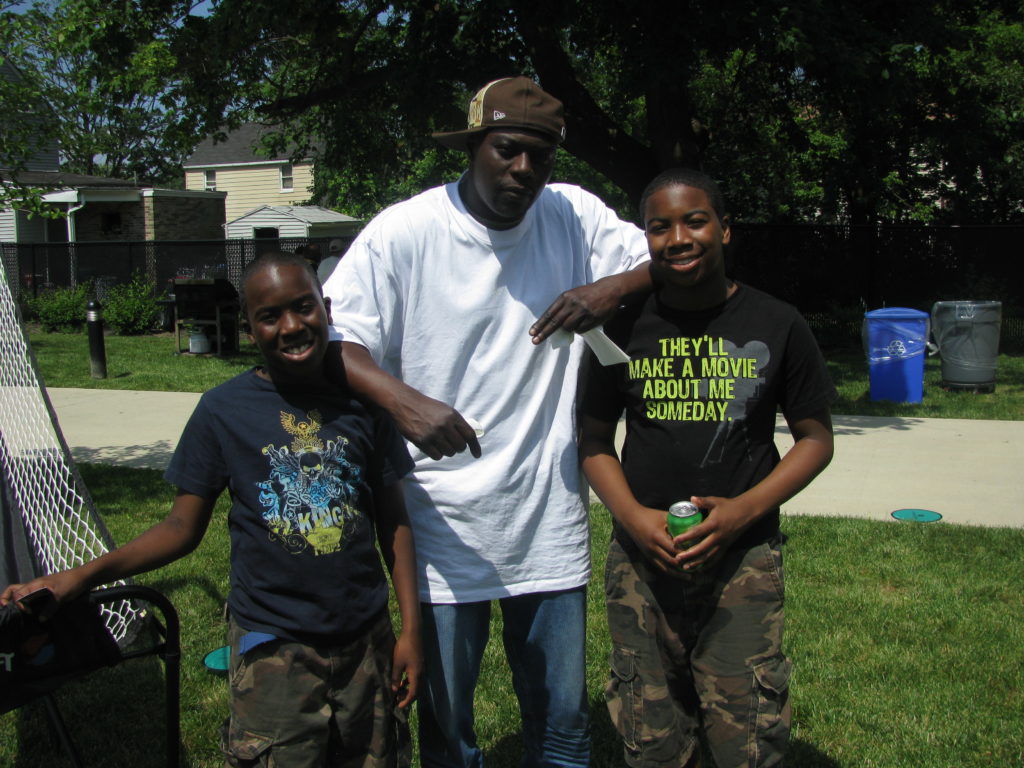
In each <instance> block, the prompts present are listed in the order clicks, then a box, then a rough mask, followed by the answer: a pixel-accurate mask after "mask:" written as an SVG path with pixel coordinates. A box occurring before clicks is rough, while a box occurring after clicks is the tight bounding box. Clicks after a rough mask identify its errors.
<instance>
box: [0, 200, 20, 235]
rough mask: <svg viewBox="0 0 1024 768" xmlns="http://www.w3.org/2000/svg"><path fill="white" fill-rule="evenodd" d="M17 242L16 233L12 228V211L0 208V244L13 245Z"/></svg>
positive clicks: (13, 227)
mask: <svg viewBox="0 0 1024 768" xmlns="http://www.w3.org/2000/svg"><path fill="white" fill-rule="evenodd" d="M17 240H18V233H17V229H16V228H15V226H14V211H12V210H11V209H10V208H0V243H14V242H17Z"/></svg>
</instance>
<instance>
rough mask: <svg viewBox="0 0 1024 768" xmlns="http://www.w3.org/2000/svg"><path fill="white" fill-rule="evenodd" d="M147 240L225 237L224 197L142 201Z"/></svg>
mask: <svg viewBox="0 0 1024 768" xmlns="http://www.w3.org/2000/svg"><path fill="white" fill-rule="evenodd" d="M143 205H144V207H145V212H146V232H145V239H147V240H218V239H221V238H223V237H224V226H223V225H224V198H222V197H217V198H206V197H203V198H195V197H164V196H160V195H155V196H152V197H146V198H144V199H143Z"/></svg>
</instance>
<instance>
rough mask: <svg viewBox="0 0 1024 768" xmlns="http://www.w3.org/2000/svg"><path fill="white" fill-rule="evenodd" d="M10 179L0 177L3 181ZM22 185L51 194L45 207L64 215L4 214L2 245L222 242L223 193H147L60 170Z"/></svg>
mask: <svg viewBox="0 0 1024 768" xmlns="http://www.w3.org/2000/svg"><path fill="white" fill-rule="evenodd" d="M4 178H10V175H9V174H6V173H5V172H3V171H0V180H3V179H4ZM17 179H18V181H19V182H20V183H21V184H24V185H27V186H32V187H37V188H42V189H43V190H47V191H46V192H44V194H43V201H44V202H45V203H48V204H49V205H50V206H51V207H53V208H56V209H58V210H59V211H61V213H63V214H64V215H63V216H61V217H59V218H52V219H48V218H43V217H39V216H29V215H28V214H27V213H26V212H24V211H19V210H14V209H2V210H0V242H8V243H81V242H99V241H102V242H110V241H139V240H219V239H221V238H223V237H224V230H223V222H224V197H225V195H224V193H223V192H219V193H218V192H196V191H190V190H182V189H160V188H157V187H145V186H141V185H139V184H135V183H133V182H131V181H126V180H124V179H110V178H105V177H103V176H85V175H82V174H76V173H64V172H63V171H59V170H46V171H42V170H39V171H21V172H20V173H18V174H17Z"/></svg>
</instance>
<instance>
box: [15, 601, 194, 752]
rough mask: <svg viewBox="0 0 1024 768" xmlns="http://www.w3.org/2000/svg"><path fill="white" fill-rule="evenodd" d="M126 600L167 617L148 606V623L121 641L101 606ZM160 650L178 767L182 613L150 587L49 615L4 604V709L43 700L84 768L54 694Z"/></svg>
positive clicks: (170, 747) (170, 748) (169, 746)
mask: <svg viewBox="0 0 1024 768" xmlns="http://www.w3.org/2000/svg"><path fill="white" fill-rule="evenodd" d="M124 600H131V601H133V602H137V603H141V604H144V605H148V606H153V607H155V608H157V609H158V610H159V612H160V614H161V617H162V619H163V621H162V622H161V621H158V620H157V618H156V616H155V615H153V613H152V612H151V611H144V613H145V618H144V619H143V620H142V621H141V622H140V623H142V624H145V625H146V626H143V627H137V628H136V629H137V631H135V632H133V633H131V635H130V636H126V638H125V639H122V641H121V643H120V644H119V643H118V642H117V641H115V639H114V637H113V636H112V635H111V633H110V631H109V630H108V629H107V627H106V626H105V624H104V621H103V618H102V616H101V614H100V608H101V606H103V605H110V604H114V603H118V602H121V601H124ZM141 635H146V636H145V637H141ZM153 655H155V656H157V657H158V658H160V659H162V660H163V663H164V679H165V691H164V702H165V709H166V713H167V714H166V718H167V719H166V756H167V765H168V766H169V768H177V766H178V755H179V741H180V735H181V728H180V679H181V669H180V657H181V650H180V637H179V626H178V614H177V611H175V609H174V606H173V605H171V602H170V600H168V599H167V598H166V597H165V596H164V595H163V594H161V593H160V592H157V591H156V590H154V589H151V588H149V587H144V586H141V585H136V584H132V585H125V586H116V587H109V588H106V589H99V590H96V591H94V592H91V593H89V594H88V595H86V596H83V597H81V598H79V599H78V600H75V601H73V602H71V603H69V604H67V605H64V606H62V607H61V608H60V609H59V610H58V611H57V612H56V613H55V614H54V615H53V616H52V617H50V618H49V619H47V620H45V621H41V620H40V619H38V618H37V617H36V616H34V615H30V614H26V613H23V612H21V611H19V610H18V608H17V607H16V606H15V605H14V604H9V605H7V606H4V608H2V609H0V714H2V713H4V712H9V711H11V710H13V709H16V708H18V707H20V706H22V705H24V704H27V703H28V702H30V701H34V700H36V699H41V701H42V703H43V704H44V706H45V708H46V712H47V716H48V718H49V720H50V723H51V725H52V726H53V728H54V731H55V733H56V735H57V738H58V740H59V741H60V744H61V746H62V747H63V749H64V751H65V753H66V754H67V755H68V758H69V760H70V761H71V763H72V765H74V766H75V768H84V763H83V762H82V759H81V756H80V754H79V752H78V749H77V747H76V746H75V744H74V741H73V740H72V738H71V735H70V732H69V731H68V728H67V725H66V723H65V721H64V718H63V716H62V715H61V712H60V709H59V708H58V706H57V702H56V700H55V698H54V695H53V694H54V692H55V691H56V690H57V689H58V688H60V687H61V686H63V685H64V684H65V683H67V682H69V681H72V680H75V679H78V678H81V677H83V676H85V675H87V674H89V673H90V672H92V671H94V670H96V669H99V668H101V667H104V666H113V665H115V664H119V663H120V662H122V661H126V660H128V659H134V658H140V657H144V656H153Z"/></svg>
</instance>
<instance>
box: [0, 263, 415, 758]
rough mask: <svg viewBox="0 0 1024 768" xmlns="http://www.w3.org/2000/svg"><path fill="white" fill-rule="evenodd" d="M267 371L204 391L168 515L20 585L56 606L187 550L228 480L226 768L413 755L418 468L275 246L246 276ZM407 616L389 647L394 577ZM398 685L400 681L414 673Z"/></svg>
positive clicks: (297, 270)
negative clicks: (331, 366)
mask: <svg viewBox="0 0 1024 768" xmlns="http://www.w3.org/2000/svg"><path fill="white" fill-rule="evenodd" d="M242 301H243V312H244V314H245V317H246V319H247V322H248V325H249V331H250V336H251V338H252V339H253V341H254V342H255V343H256V345H257V346H258V347H259V349H260V352H261V353H262V355H263V358H264V363H263V365H262V366H260V367H257V368H255V369H253V370H250V371H247V372H246V373H243V374H241V375H239V376H237V377H235V378H234V379H231V380H230V381H228V382H226V383H224V384H222V385H220V386H218V387H215V388H214V389H212V390H210V391H209V392H207V393H206V394H204V395H203V397H202V398H201V400H200V402H199V404H198V406H197V407H196V410H195V412H194V413H193V414H192V416H191V418H190V419H189V422H188V424H187V426H186V427H185V431H184V433H183V434H182V437H181V440H180V441H179V443H178V447H177V449H176V450H175V453H174V457H173V458H172V460H171V463H170V466H169V467H168V469H167V473H166V477H167V479H168V481H170V482H171V483H173V484H174V485H176V486H177V487H178V492H177V495H176V497H175V501H174V504H173V506H172V508H171V511H170V514H169V515H168V516H167V518H166V519H165V520H164V521H163V522H161V523H158V524H157V525H155V526H154V527H153V528H151V529H150V530H148V531H146V532H145V533H143V534H142V535H141V536H139V537H138V538H136V539H134V540H133V541H131V542H129V543H128V544H126V545H124V546H123V547H120V548H119V549H117V550H114V551H113V552H110V553H108V554H106V555H103V556H102V557H100V558H97V559H96V560H94V561H92V562H91V563H87V564H85V565H83V566H81V567H79V568H76V569H73V570H70V571H65V572H63V573H58V574H53V575H49V576H44V577H42V578H41V579H37V580H35V581H34V582H32V583H30V584H28V585H25V586H24V587H22V586H21V585H12V586H11V587H9V588H8V589H7V590H6V591H5V592H4V593H3V596H2V598H0V602H6V601H8V600H11V599H17V598H18V597H19V596H20V595H22V594H25V593H27V592H28V591H30V590H33V589H36V588H39V587H47V588H49V589H50V590H51V591H52V592H53V593H54V595H55V596H56V597H57V599H58V600H59V601H64V600H68V599H71V598H73V597H74V596H76V595H77V594H79V593H81V592H82V591H84V590H86V589H89V588H92V587H95V586H97V585H99V584H105V583H109V582H111V581H115V580H117V579H120V578H123V577H125V576H130V575H132V574H136V573H142V572H145V571H148V570H152V569H154V568H157V567H159V566H161V565H164V564H166V563H169V562H171V561H173V560H175V559H177V558H179V557H182V556H183V555H185V554H187V553H189V552H191V551H192V550H193V549H194V548H195V547H196V546H197V545H198V544H199V542H200V540H201V539H202V537H203V534H204V533H205V531H206V527H207V525H208V523H209V521H210V516H211V513H212V511H213V506H214V502H215V501H216V499H217V497H218V496H219V495H220V493H221V492H222V491H223V490H224V488H225V487H227V488H229V489H230V493H231V499H232V506H231V511H230V513H229V515H228V528H229V533H230V538H231V591H230V594H229V597H228V605H229V608H230V613H231V627H230V631H229V635H230V641H231V667H230V679H231V718H230V719H229V721H228V723H226V728H225V730H224V733H223V747H224V750H225V756H226V759H227V762H228V764H229V765H246V766H249V765H277V766H320V765H349V764H358V765H363V766H393V765H397V764H402V763H407V762H408V749H407V748H408V744H409V739H408V733H407V729H406V726H405V722H404V713H397V715H398V716H396V712H395V709H396V707H395V705H396V704H397V709H399V710H404V709H406V708H408V706H409V705H410V704H411V703H412V701H413V699H414V698H415V696H416V692H417V687H418V685H419V678H420V675H421V672H422V666H423V662H422V652H421V648H420V634H419V633H420V623H419V622H420V619H419V601H418V596H417V588H416V572H415V556H414V549H413V542H412V534H411V532H410V529H409V522H408V519H407V517H406V513H405V505H404V501H403V497H402V493H401V488H400V487H399V485H398V481H399V480H400V478H401V477H402V476H403V475H405V474H406V473H407V472H408V471H409V470H410V469H411V467H412V461H411V459H410V458H409V454H408V452H407V451H406V449H405V445H404V443H403V441H402V439H401V437H400V435H399V434H398V432H397V430H396V429H395V428H394V426H393V425H392V423H391V421H390V419H389V418H388V417H387V416H386V415H385V414H383V413H378V412H374V411H370V410H368V409H367V408H366V407H364V406H363V405H361V404H360V403H359V402H358V401H357V400H354V399H353V398H352V397H351V395H350V394H349V393H348V392H345V391H342V390H341V389H339V388H338V387H337V386H336V385H334V384H331V383H329V382H328V380H327V378H326V377H325V375H324V371H323V359H324V353H325V351H326V349H327V329H328V325H329V323H330V314H329V306H330V305H329V302H327V301H325V300H324V298H323V296H322V294H321V290H320V285H319V282H318V281H317V279H316V275H315V273H314V272H313V269H312V268H311V267H310V265H309V264H308V263H307V262H306V261H305V260H304V259H303V258H302V257H301V256H296V255H294V254H265V255H263V256H261V257H259V258H258V259H257V260H256V261H254V262H253V263H252V264H250V265H249V267H248V268H247V269H246V271H245V273H244V275H243V277H242ZM378 541H379V543H380V549H381V552H382V553H383V555H384V558H385V560H386V561H387V565H388V567H389V568H390V570H391V574H392V580H393V582H394V585H395V592H396V597H397V600H398V605H399V610H400V613H401V617H402V631H401V634H400V636H399V638H398V640H397V642H396V640H395V637H394V633H393V632H392V629H391V622H390V618H389V614H388V610H387V598H388V594H387V581H386V578H385V575H384V572H383V570H382V568H381V564H380V557H379V556H378V554H377V550H376V543H377V542H378ZM403 678H404V679H403Z"/></svg>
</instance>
